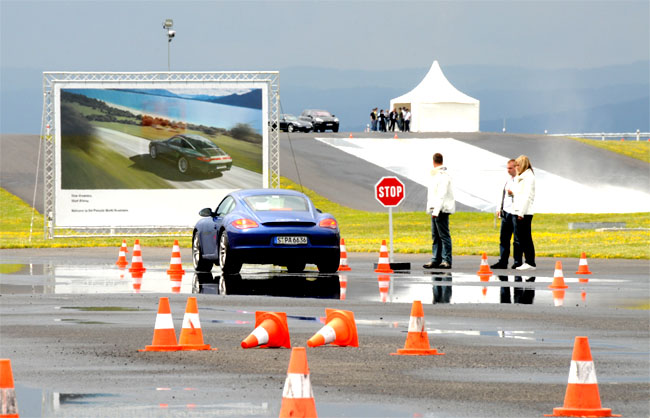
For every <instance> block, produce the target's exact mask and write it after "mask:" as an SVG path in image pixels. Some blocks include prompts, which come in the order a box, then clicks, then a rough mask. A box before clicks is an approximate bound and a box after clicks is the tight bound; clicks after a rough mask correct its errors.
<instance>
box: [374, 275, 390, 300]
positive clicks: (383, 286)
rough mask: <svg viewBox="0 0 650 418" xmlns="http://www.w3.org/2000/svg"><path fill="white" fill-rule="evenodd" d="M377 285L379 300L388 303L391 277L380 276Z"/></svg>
mask: <svg viewBox="0 0 650 418" xmlns="http://www.w3.org/2000/svg"><path fill="white" fill-rule="evenodd" d="M377 284H378V285H379V298H380V299H381V301H382V302H384V303H386V301H387V300H388V290H389V289H390V276H389V275H384V274H380V275H379V277H377Z"/></svg>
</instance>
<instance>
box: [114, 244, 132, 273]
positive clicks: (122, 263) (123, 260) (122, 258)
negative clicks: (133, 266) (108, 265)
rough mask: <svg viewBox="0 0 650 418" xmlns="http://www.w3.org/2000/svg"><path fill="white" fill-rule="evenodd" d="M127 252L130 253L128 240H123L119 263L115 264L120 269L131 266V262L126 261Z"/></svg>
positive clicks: (118, 257)
mask: <svg viewBox="0 0 650 418" xmlns="http://www.w3.org/2000/svg"><path fill="white" fill-rule="evenodd" d="M127 252H128V250H127V248H126V240H125V239H123V240H122V246H121V247H120V252H119V254H118V255H117V261H116V262H115V264H116V265H117V266H118V267H120V268H124V267H126V266H128V265H129V262H128V261H126V253H127Z"/></svg>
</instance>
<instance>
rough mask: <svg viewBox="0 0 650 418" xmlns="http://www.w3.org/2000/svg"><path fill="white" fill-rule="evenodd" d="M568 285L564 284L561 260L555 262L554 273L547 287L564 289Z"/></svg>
mask: <svg viewBox="0 0 650 418" xmlns="http://www.w3.org/2000/svg"><path fill="white" fill-rule="evenodd" d="M568 287H569V286H567V285H566V284H564V273H562V262H561V261H556V262H555V273H554V274H553V283H551V284H550V285H549V286H548V288H549V289H566V288H568Z"/></svg>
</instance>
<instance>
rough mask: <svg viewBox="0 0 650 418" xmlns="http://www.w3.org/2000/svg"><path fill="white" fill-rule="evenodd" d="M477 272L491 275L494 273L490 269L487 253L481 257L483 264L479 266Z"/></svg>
mask: <svg viewBox="0 0 650 418" xmlns="http://www.w3.org/2000/svg"><path fill="white" fill-rule="evenodd" d="M476 274H478V275H479V276H481V275H486V274H489V275H490V276H491V275H492V270H490V265H489V264H488V259H487V253H483V256H482V257H481V266H480V267H479V268H478V271H477V272H476Z"/></svg>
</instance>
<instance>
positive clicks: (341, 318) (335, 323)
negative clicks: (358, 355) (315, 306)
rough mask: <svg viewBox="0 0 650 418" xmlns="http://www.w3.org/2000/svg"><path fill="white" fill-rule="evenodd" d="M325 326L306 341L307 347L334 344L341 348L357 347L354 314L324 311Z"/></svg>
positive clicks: (331, 310) (357, 339) (357, 340)
mask: <svg viewBox="0 0 650 418" xmlns="http://www.w3.org/2000/svg"><path fill="white" fill-rule="evenodd" d="M325 316H326V317H325V323H326V324H327V325H325V326H324V327H323V328H321V329H320V330H319V331H318V332H317V333H316V334H314V336H313V337H311V338H310V339H309V341H307V345H308V346H309V347H318V346H321V345H325V344H330V343H332V344H336V345H340V346H341V347H346V346H350V347H359V337H358V336H357V324H356V322H354V313H353V312H351V311H342V310H337V309H325Z"/></svg>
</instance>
